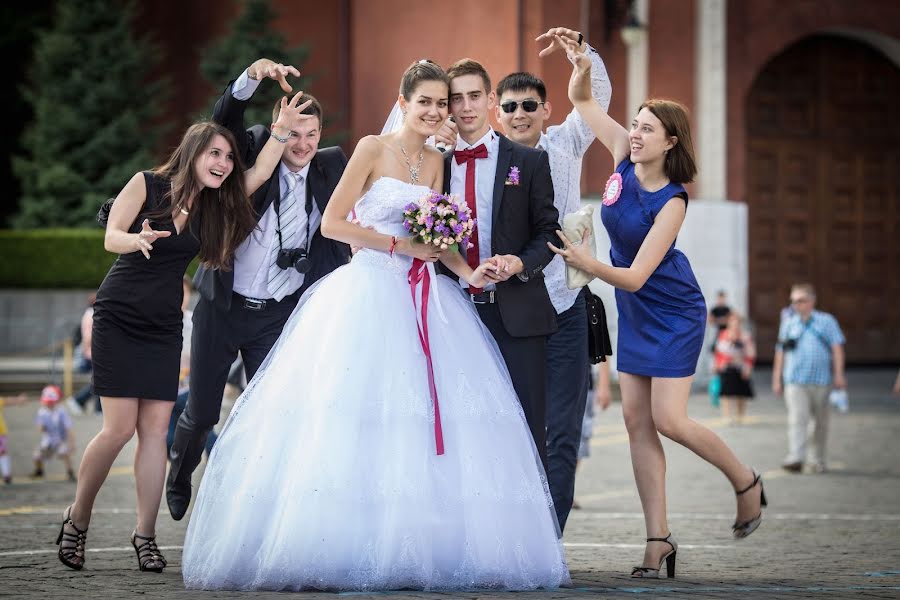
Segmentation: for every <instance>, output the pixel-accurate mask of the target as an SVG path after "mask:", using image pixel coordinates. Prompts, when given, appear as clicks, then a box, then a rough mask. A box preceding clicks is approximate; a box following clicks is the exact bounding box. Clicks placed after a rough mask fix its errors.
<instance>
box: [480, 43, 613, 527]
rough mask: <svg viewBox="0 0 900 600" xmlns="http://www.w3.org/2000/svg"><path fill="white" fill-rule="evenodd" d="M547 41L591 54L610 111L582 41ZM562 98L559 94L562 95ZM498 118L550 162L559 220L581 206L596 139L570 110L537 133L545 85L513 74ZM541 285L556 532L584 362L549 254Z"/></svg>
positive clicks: (605, 80)
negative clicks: (548, 323)
mask: <svg viewBox="0 0 900 600" xmlns="http://www.w3.org/2000/svg"><path fill="white" fill-rule="evenodd" d="M554 36H559V37H560V38H563V39H565V38H569V39H572V40H574V41H577V42H580V43H581V51H582V52H587V53H588V55H589V56H590V57H591V61H592V63H593V64H592V65H591V88H592V92H593V97H594V98H595V99H596V100H597V102H599V103H600V104H601V106H602V107H603V110H606V109H607V108H608V107H609V100H610V96H611V94H612V89H611V87H610V83H609V77H608V76H607V74H606V67H605V66H604V64H603V61H602V60H601V59H600V56H599V55H598V54H597V53H596V52H595V51H594V50H593V49H592V48H590V47H589V46H588V45H587V44H586V43H585V42H584V38H583V36H582V35H581V34H580V33H579V32H577V31H574V30H572V29H567V28H565V27H554V28H552V29H550V30H548V31H547V33H545V34H543V35H541V36H540V37H538V41H541V42H549V45H548V46H547V48H545V49H544V50H542V51H541V53H540V56H542V57H544V56H549V55H550V54H552V53H554V52H555V51H557V50H562V52H561V55H562V56H565V48H562V47H561V46H560V45H559V43H558V42H557V41H556V39H555V37H554ZM561 93H562V94H563V95H565V90H561ZM497 98H498V102H499V105H498V107H497V113H496V114H497V120H498V121H499V122H500V127H501V129H502V130H503V133H504V134H506V135H507V137H509V138H510V139H511V140H513V141H515V142H518V143H520V144H523V145H525V146H528V147H530V148H540V149H542V150H544V151H545V152H546V153H547V157H548V158H549V159H550V174H551V177H552V178H553V192H554V195H553V204H554V205H555V206H556V209H557V210H558V211H559V222H560V225H562V221H563V218H564V217H565V216H566V215H567V214H569V213H572V212H575V211H577V210H578V209H580V208H581V163H582V158H583V157H584V154H585V152H587V149H588V147H590V145H591V142H593V141H594V140H595V139H596V136H595V135H594V134H593V132H592V131H591V129H590V127H589V126H588V125H587V123H585V122H584V120H583V119H582V118H581V115H580V114H579V113H578V111H577V110H575V109H574V108H573V109H572V111H571V112H570V113H569V114H568V116H567V117H566V119H565V121H563V122H562V123H561V124H560V125H553V126H550V127H548V128H547V129H546V131H545V130H544V125H545V124H546V122H547V120H548V119H549V118H550V114H551V111H552V107H551V105H550V102H549V101H548V100H547V89H546V87H545V85H544V82H543V81H541V80H540V79H539V78H538V77H535V76H534V75H533V74H531V73H513V74H511V75H508V76H506V77H505V78H503V79H502V80H501V81H500V83H498V84H497ZM544 283H545V285H546V286H547V292H548V293H549V294H550V301H551V302H552V303H553V308H554V309H556V313H557V317H556V318H557V322H558V324H559V331H557V332H556V333H554V334H552V335H551V336H550V337H549V339H548V340H547V479H548V484H549V486H550V493H551V495H552V496H553V503H554V505H555V507H556V516H557V519H558V520H559V527H560V529H561V530H562V529H564V528H565V526H566V519H567V518H568V516H569V511H570V510H571V508H572V501H573V499H574V494H575V465H576V463H577V461H578V445H579V442H580V439H581V437H580V436H581V423H582V418H583V416H584V404H585V398H586V397H587V390H588V377H590V365H589V357H588V353H587V351H584V352H575V351H573V348H585V349H586V348H587V347H588V342H587V338H588V330H587V318H586V316H585V311H586V310H587V309H586V306H585V297H584V296H585V294H584V291H583V290H581V289H577V290H570V289H569V288H568V287H567V286H566V266H565V263H564V262H563V261H562V260H561V257H559V256H556V257H554V259H553V260H552V261H551V262H550V264H549V265H547V268H546V269H545V270H544Z"/></svg>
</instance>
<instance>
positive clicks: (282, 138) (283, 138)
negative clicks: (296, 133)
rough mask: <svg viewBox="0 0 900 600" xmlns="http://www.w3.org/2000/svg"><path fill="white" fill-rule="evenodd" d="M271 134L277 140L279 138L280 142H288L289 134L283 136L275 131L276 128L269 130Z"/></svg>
mask: <svg viewBox="0 0 900 600" xmlns="http://www.w3.org/2000/svg"><path fill="white" fill-rule="evenodd" d="M269 135H270V136H272V137H273V138H275V139H276V140H278V141H279V142H281V143H282V144H286V143H287V141H288V136H284V137H281V136H280V135H278V134H277V133H275V130H272V131H271V132H269Z"/></svg>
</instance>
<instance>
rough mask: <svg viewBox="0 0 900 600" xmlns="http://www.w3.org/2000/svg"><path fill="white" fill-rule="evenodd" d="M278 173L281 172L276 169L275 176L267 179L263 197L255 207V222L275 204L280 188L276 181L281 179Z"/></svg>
mask: <svg viewBox="0 0 900 600" xmlns="http://www.w3.org/2000/svg"><path fill="white" fill-rule="evenodd" d="M280 172H281V170H280V169H279V168H277V167H276V169H275V174H274V175H272V177H270V178H269V183H268V185H267V186H266V191H265V195H263V196H262V199H263V200H262V204H261V205H260V206H258V207H257V216H256V220H257V221H259V220H260V219H261V218H262V216H263V214H265V212H266V211H267V210H269V207H270V206H272V203H273V202H275V198H277V197H278V194H279V193H281V192H280V190H281V186H280V185H279V181H278V180H279V179H281V177H280V176H279V175H278V174H279V173H280Z"/></svg>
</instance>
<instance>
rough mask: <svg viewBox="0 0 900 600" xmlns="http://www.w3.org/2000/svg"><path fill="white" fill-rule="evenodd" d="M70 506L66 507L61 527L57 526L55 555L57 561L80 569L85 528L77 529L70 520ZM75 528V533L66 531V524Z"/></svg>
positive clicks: (82, 562) (85, 536) (85, 537)
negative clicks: (57, 534) (56, 549)
mask: <svg viewBox="0 0 900 600" xmlns="http://www.w3.org/2000/svg"><path fill="white" fill-rule="evenodd" d="M71 515H72V507H71V506H70V507H68V508H67V509H66V513H65V516H64V517H63V522H62V527H60V528H59V536H57V538H56V545H57V546H59V552H57V553H56V555H57V556H58V557H59V561H60V562H61V563H62V564H64V565H66V566H67V567H69V568H70V569H75V570H76V571H80V570H81V569H82V568H83V567H84V546H85V544H86V543H87V528H85V529H83V530H82V529H78V527H76V526H75V522H74V521H73V520H72V516H71ZM67 525H68V526H69V527H71V528H72V529H74V530H75V533H69V532H68V531H66V526H67Z"/></svg>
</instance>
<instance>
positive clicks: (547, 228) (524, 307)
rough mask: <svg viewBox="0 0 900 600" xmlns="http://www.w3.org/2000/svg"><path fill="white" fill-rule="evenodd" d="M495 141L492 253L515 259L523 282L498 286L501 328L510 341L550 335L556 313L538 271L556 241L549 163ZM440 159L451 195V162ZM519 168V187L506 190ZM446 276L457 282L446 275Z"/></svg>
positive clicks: (524, 148)
mask: <svg viewBox="0 0 900 600" xmlns="http://www.w3.org/2000/svg"><path fill="white" fill-rule="evenodd" d="M495 135H497V136H498V137H499V138H500V143H499V154H498V156H497V171H496V175H495V177H494V197H493V206H492V223H491V253H492V254H514V255H516V256H518V257H519V258H520V259H522V263H523V264H524V265H525V269H524V271H523V272H522V277H523V278H525V279H527V280H526V281H522V279H520V278H519V277H517V276H514V277H510V278H509V279H508V280H506V281H504V282H501V283H498V284H497V292H496V298H497V304H498V307H499V309H500V316H501V318H502V319H503V326H504V327H505V328H506V331H507V332H508V333H509V334H510V335H512V336H515V337H529V336H536V335H549V334H551V333H555V332H556V330H557V324H556V310H554V308H553V304H552V303H551V302H550V295H549V294H548V293H547V286H546V285H545V284H544V276H543V269H544V267H546V266H547V264H548V263H549V262H550V260H551V259H552V258H553V252H552V251H551V250H550V249H549V248H547V242H550V243H553V244H556V243H558V242H559V238H558V237H557V235H556V230H557V229H559V223H558V221H559V211H557V210H556V207H555V206H554V205H553V180H552V179H551V178H550V161H549V159H548V158H547V154H546V153H545V152H544V151H543V150H536V149H534V148H528V147H527V146H523V145H522V144H517V143H515V142H512V141H510V140H509V139H508V138H506V137H505V136H503V135H500V134H499V133H496V132H495ZM451 160H453V153H452V152H447V153H446V155H445V156H444V190H445V191H446V192H449V191H450V164H451V163H450V161H451ZM513 166H515V167H518V168H519V184H518V185H506V179H507V177H506V176H507V174H508V173H509V169H510V167H513ZM443 272H444V273H445V274H448V275H450V276H451V277H454V278H455V277H456V276H455V275H453V274H452V273H450V272H449V271H448V270H446V269H444V270H443Z"/></svg>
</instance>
